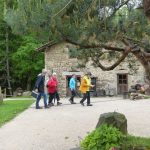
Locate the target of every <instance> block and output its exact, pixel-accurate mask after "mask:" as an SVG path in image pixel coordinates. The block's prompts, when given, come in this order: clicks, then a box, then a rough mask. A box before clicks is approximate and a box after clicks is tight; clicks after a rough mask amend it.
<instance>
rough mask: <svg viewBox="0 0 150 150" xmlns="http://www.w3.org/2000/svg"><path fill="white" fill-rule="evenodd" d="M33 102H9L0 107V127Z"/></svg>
mask: <svg viewBox="0 0 150 150" xmlns="http://www.w3.org/2000/svg"><path fill="white" fill-rule="evenodd" d="M33 102H34V101H33V100H13V101H12V100H10V101H4V102H3V104H2V105H0V127H1V126H2V125H3V124H5V123H6V122H8V121H10V120H11V119H13V118H14V117H16V116H17V115H18V114H19V113H21V112H22V111H24V110H25V109H27V108H28V107H29V106H30V105H31V104H32V103H33Z"/></svg>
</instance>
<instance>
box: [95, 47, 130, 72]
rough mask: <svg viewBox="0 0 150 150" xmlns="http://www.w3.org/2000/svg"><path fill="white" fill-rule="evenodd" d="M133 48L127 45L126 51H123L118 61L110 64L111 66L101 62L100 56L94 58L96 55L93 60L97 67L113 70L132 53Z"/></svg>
mask: <svg viewBox="0 0 150 150" xmlns="http://www.w3.org/2000/svg"><path fill="white" fill-rule="evenodd" d="M130 51H131V49H130V48H129V47H127V49H126V51H125V52H123V54H122V56H121V57H120V58H119V59H118V60H117V62H115V63H114V64H113V65H111V66H109V67H105V66H103V65H102V64H101V63H100V60H99V58H98V57H96V59H94V57H93V58H92V61H93V62H94V64H95V65H96V66H97V67H100V68H101V69H102V70H103V71H110V70H113V69H114V68H116V67H117V66H118V65H119V64H120V63H121V62H122V61H123V60H124V59H125V58H126V57H127V56H128V54H129V53H130Z"/></svg>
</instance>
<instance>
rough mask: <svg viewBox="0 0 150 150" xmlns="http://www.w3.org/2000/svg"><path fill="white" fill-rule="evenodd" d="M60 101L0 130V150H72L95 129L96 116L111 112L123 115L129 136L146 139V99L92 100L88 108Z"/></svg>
mask: <svg viewBox="0 0 150 150" xmlns="http://www.w3.org/2000/svg"><path fill="white" fill-rule="evenodd" d="M62 102H63V105H62V106H59V107H57V106H54V107H52V108H49V109H41V110H36V109H35V108H34V105H32V106H31V107H30V108H29V109H28V110H26V111H25V112H23V113H21V114H20V115H18V116H17V117H16V118H15V119H14V120H12V121H11V122H9V123H7V124H6V125H4V126H3V127H1V128H0V150H75V149H76V148H77V147H78V146H79V141H80V140H81V139H82V138H83V137H85V135H86V134H87V132H89V131H92V130H93V129H94V128H95V126H96V124H97V121H98V118H99V116H100V114H102V113H105V112H112V111H117V112H120V113H123V114H125V115H126V117H127V120H128V132H129V133H130V134H133V135H137V136H145V137H150V119H149V115H150V100H148V99H147V100H138V101H130V100H122V99H121V98H92V102H93V106H92V107H87V106H84V107H83V106H81V105H80V104H76V105H70V104H69V102H68V101H67V99H63V100H62ZM76 102H79V99H76ZM42 104H43V103H42Z"/></svg>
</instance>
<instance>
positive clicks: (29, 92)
mask: <svg viewBox="0 0 150 150" xmlns="http://www.w3.org/2000/svg"><path fill="white" fill-rule="evenodd" d="M22 96H31V91H25V92H23V94H22Z"/></svg>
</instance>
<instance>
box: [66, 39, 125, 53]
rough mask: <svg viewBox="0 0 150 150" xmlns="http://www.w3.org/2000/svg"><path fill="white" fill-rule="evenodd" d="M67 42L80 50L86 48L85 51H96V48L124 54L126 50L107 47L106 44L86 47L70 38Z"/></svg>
mask: <svg viewBox="0 0 150 150" xmlns="http://www.w3.org/2000/svg"><path fill="white" fill-rule="evenodd" d="M65 41H66V42H69V43H71V44H74V45H76V46H79V47H80V48H85V49H94V48H104V49H106V50H112V51H118V52H124V51H125V49H124V48H119V47H111V46H108V45H105V44H97V45H96V44H93V45H88V44H86V45H84V44H81V43H79V42H75V41H73V40H71V39H69V38H65Z"/></svg>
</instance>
